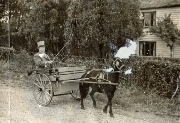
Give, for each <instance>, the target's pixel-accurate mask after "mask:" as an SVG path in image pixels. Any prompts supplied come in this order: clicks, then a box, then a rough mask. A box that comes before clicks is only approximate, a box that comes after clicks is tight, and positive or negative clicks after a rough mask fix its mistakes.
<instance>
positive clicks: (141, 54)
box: [139, 41, 156, 56]
mask: <svg viewBox="0 0 180 123" xmlns="http://www.w3.org/2000/svg"><path fill="white" fill-rule="evenodd" d="M145 43H149V44H150V45H149V46H148V47H149V48H148V49H146V48H145V47H143V46H144V45H145ZM141 44H142V45H141ZM152 44H154V45H155V46H154V47H153V49H151V46H152ZM143 48H144V49H143ZM147 50H149V53H150V54H149V55H146V52H147ZM139 55H140V56H156V41H139Z"/></svg>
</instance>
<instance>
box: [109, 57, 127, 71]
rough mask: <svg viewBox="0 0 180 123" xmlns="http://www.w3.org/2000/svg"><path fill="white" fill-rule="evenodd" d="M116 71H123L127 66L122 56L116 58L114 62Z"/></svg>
mask: <svg viewBox="0 0 180 123" xmlns="http://www.w3.org/2000/svg"><path fill="white" fill-rule="evenodd" d="M112 65H113V68H114V71H122V69H123V68H124V67H125V65H124V64H123V62H122V60H121V59H120V58H116V59H115V60H114V61H113V63H112Z"/></svg>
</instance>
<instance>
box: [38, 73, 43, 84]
mask: <svg viewBox="0 0 180 123" xmlns="http://www.w3.org/2000/svg"><path fill="white" fill-rule="evenodd" d="M39 80H40V83H41V86H43V83H42V79H41V75H40V74H39Z"/></svg>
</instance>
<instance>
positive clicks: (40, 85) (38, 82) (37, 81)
mask: <svg viewBox="0 0 180 123" xmlns="http://www.w3.org/2000/svg"><path fill="white" fill-rule="evenodd" d="M35 81H37V82H38V83H39V85H40V86H42V85H41V83H40V81H39V80H38V78H36V80H35Z"/></svg>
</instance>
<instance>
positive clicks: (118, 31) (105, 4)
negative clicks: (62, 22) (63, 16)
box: [65, 0, 142, 58]
mask: <svg viewBox="0 0 180 123" xmlns="http://www.w3.org/2000/svg"><path fill="white" fill-rule="evenodd" d="M139 5H140V4H139V1H138V0H126V1H125V0H124V1H123V0H111V1H110V0H73V1H72V2H71V4H70V6H69V8H68V10H67V13H68V19H67V21H66V28H65V39H66V41H67V42H68V43H69V48H70V51H69V52H71V53H76V54H78V55H84V54H88V55H90V56H94V55H95V56H96V57H99V58H102V57H105V56H104V55H105V54H106V53H107V52H109V48H108V45H109V43H110V42H111V43H114V44H116V45H118V47H121V46H122V45H123V44H124V41H125V39H126V38H132V39H134V38H138V37H139V36H141V34H142V24H141V21H140V19H139V9H140V7H139ZM77 49H82V50H80V51H81V52H79V51H77ZM75 51H76V52H75ZM84 51H90V52H86V53H85V52H84Z"/></svg>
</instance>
